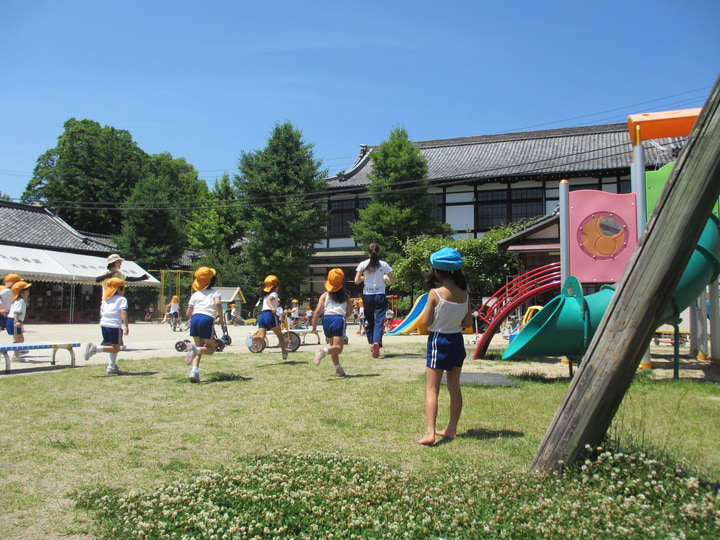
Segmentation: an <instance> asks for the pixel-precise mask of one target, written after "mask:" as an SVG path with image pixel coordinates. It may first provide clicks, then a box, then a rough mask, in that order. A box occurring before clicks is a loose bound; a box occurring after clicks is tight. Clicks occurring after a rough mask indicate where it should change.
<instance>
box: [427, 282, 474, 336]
mask: <svg viewBox="0 0 720 540" xmlns="http://www.w3.org/2000/svg"><path fill="white" fill-rule="evenodd" d="M433 292H434V293H435V294H436V295H437V297H438V303H437V305H436V306H435V310H434V311H433V322H432V324H431V325H430V328H428V330H430V331H431V332H438V333H440V334H459V333H460V332H462V322H463V319H464V318H465V315H467V312H468V302H469V301H470V295H468V296H467V298H466V299H465V302H463V303H461V304H457V303H455V302H449V301H447V300H444V299H443V298H442V297H441V296H440V294H439V293H438V292H437V291H436V290H435V289H433Z"/></svg>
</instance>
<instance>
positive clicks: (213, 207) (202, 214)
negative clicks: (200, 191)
mask: <svg viewBox="0 0 720 540" xmlns="http://www.w3.org/2000/svg"><path fill="white" fill-rule="evenodd" d="M187 236H188V242H189V246H190V247H192V248H193V249H195V250H196V251H198V252H199V253H201V254H202V259H201V260H200V261H199V262H198V266H210V267H211V268H214V269H215V270H217V272H218V285H220V286H227V287H237V286H240V287H243V285H244V287H243V290H245V287H247V285H248V283H247V279H246V275H245V273H244V272H243V271H242V267H241V263H242V259H241V255H242V240H243V229H242V223H241V216H240V209H239V203H238V201H237V191H236V190H235V189H234V188H233V186H232V184H231V183H230V175H229V174H227V173H226V174H224V175H223V176H222V177H221V178H220V179H219V180H218V181H217V182H215V184H214V186H213V188H212V190H211V191H210V196H209V200H208V201H207V202H206V203H205V204H204V205H203V208H202V210H201V211H199V212H196V213H195V216H194V218H193V219H192V220H191V221H190V222H189V223H188V225H187ZM254 286H255V287H256V286H257V284H255V285H254Z"/></svg>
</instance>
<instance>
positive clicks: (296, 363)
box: [258, 360, 310, 368]
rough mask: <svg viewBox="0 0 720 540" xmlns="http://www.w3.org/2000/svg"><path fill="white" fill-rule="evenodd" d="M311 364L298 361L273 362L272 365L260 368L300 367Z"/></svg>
mask: <svg viewBox="0 0 720 540" xmlns="http://www.w3.org/2000/svg"><path fill="white" fill-rule="evenodd" d="M309 363H310V362H298V361H296V360H287V361H286V362H273V363H272V364H264V365H262V366H258V367H259V368H264V367H270V366H299V365H302V364H309Z"/></svg>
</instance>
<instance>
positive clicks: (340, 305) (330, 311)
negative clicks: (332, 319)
mask: <svg viewBox="0 0 720 540" xmlns="http://www.w3.org/2000/svg"><path fill="white" fill-rule="evenodd" d="M346 313H347V301H345V302H336V301H335V300H333V299H332V296H330V295H329V294H328V295H326V296H325V309H324V311H323V315H340V316H342V317H344V316H345V314H346Z"/></svg>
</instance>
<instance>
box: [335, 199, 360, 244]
mask: <svg viewBox="0 0 720 540" xmlns="http://www.w3.org/2000/svg"><path fill="white" fill-rule="evenodd" d="M356 219H357V211H356V209H355V199H345V200H339V201H330V225H329V227H328V236H329V237H330V238H348V237H349V236H351V235H352V230H351V229H350V223H351V222H353V221H355V220H356Z"/></svg>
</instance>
